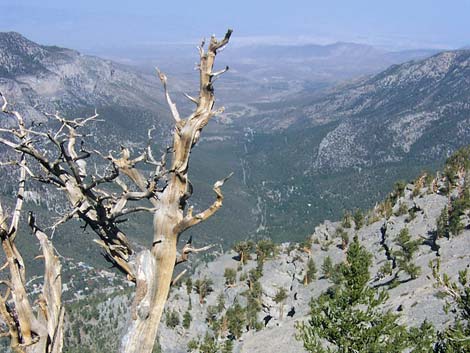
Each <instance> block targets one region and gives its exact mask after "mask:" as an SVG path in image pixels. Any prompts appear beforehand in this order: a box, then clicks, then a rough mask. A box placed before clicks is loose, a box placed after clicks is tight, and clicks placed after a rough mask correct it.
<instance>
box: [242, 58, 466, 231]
mask: <svg viewBox="0 0 470 353" xmlns="http://www.w3.org/2000/svg"><path fill="white" fill-rule="evenodd" d="M256 108H257V109H259V110H258V114H257V115H255V116H253V117H252V118H251V120H250V122H249V124H250V126H251V127H252V128H253V130H254V131H255V133H253V136H254V138H253V140H252V143H251V144H250V145H249V146H248V153H247V157H246V160H247V161H248V163H247V165H246V169H247V170H249V171H251V174H249V175H250V176H252V177H253V179H252V180H249V181H248V184H250V185H255V187H256V188H257V189H258V191H259V193H260V194H263V196H262V197H261V199H262V200H264V202H265V209H266V210H267V211H266V218H267V219H266V224H268V225H271V226H272V227H274V228H271V231H272V232H274V233H277V232H278V231H279V232H281V230H280V229H278V228H283V229H284V231H283V232H282V234H283V235H282V236H280V237H281V238H282V237H288V233H297V232H302V231H301V230H303V231H304V232H305V231H307V228H308V227H312V226H313V224H315V223H316V222H318V221H320V220H321V218H320V219H318V218H317V217H323V218H335V217H338V213H339V212H340V210H341V209H343V208H352V207H357V206H361V205H362V206H366V205H368V206H370V205H371V204H372V203H373V202H374V200H376V199H377V197H379V196H380V195H383V193H384V192H385V191H387V190H389V189H390V187H391V185H392V184H393V182H394V181H395V180H397V179H400V178H404V179H407V178H412V177H414V176H415V175H416V174H417V173H418V172H419V171H420V170H422V169H427V168H430V169H433V168H436V167H437V166H438V165H439V164H440V163H442V161H443V160H444V159H445V158H446V157H447V156H448V155H449V154H450V153H451V152H452V151H454V150H455V149H457V148H458V147H460V146H463V145H466V144H469V143H470V51H468V50H459V51H449V52H442V53H439V54H437V55H435V56H432V57H430V58H427V59H424V60H420V61H411V62H406V63H404V64H400V65H393V66H391V67H390V68H388V69H387V70H385V71H383V72H381V73H379V74H377V75H374V76H371V77H367V78H363V79H359V80H356V81H355V82H350V83H346V84H343V85H340V86H337V87H335V88H333V89H331V90H329V91H328V92H327V93H315V94H313V95H312V94H311V93H309V92H308V91H304V92H302V93H300V94H298V95H297V97H295V98H293V99H292V100H284V101H280V102H277V103H263V104H258V105H256ZM268 131H271V132H268ZM250 161H251V162H250ZM260 161H262V162H260ZM261 190H262V191H261ZM352 201H353V202H352ZM290 212H293V213H294V214H295V215H296V216H295V217H294V218H292V214H291V213H290ZM299 221H300V222H299ZM312 223H313V224H312ZM268 232H269V231H268Z"/></svg>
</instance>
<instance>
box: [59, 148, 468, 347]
mask: <svg viewBox="0 0 470 353" xmlns="http://www.w3.org/2000/svg"><path fill="white" fill-rule="evenodd" d="M466 158H468V155H467V157H466ZM467 163H468V162H467ZM454 172H455V169H450V168H446V174H442V173H438V174H437V176H435V178H433V177H431V176H429V175H423V176H422V177H420V178H417V179H416V180H415V181H414V182H412V183H409V184H404V185H402V186H400V185H397V188H396V190H395V191H394V192H393V193H391V194H390V195H389V196H388V197H387V198H386V199H385V200H384V201H383V202H381V203H379V204H377V205H376V207H374V208H373V209H371V210H370V211H369V212H368V213H367V214H366V216H365V218H364V224H362V225H361V224H360V223H362V222H360V221H359V218H355V219H356V222H355V221H354V220H353V219H350V220H349V221H347V219H346V218H345V219H343V221H342V222H330V221H325V222H324V223H322V224H321V225H319V226H317V227H316V228H315V231H314V232H313V234H312V235H311V236H310V237H308V238H307V240H306V241H305V242H303V243H284V244H282V245H279V246H278V248H277V251H275V252H272V253H271V252H270V253H269V254H270V255H268V256H267V258H266V260H265V261H264V264H263V266H262V270H261V275H259V277H257V278H255V277H254V276H255V274H256V272H257V271H259V269H260V266H259V264H260V260H259V256H257V255H255V254H254V253H252V254H251V259H250V260H248V261H247V262H246V264H244V265H242V263H241V262H240V258H239V256H238V254H237V253H235V252H233V251H232V252H228V253H225V254H220V253H219V254H218V253H217V252H214V253H213V256H214V258H213V260H212V261H209V262H208V263H206V264H202V265H199V266H197V267H195V269H194V271H193V273H192V274H191V275H190V276H186V277H185V278H183V280H181V283H180V285H178V286H175V287H174V288H173V289H172V291H171V294H170V296H169V300H168V304H167V309H166V315H165V318H164V320H163V323H162V326H161V329H160V335H159V336H160V338H159V344H160V346H161V350H162V351H163V352H166V353H167V352H168V353H183V352H188V351H191V352H209V351H211V350H203V349H205V348H201V347H200V344H207V342H211V344H212V345H213V347H216V348H214V349H215V350H214V351H221V350H222V349H224V348H223V347H224V346H225V345H226V344H227V343H226V342H227V341H230V342H231V343H232V344H233V348H231V350H227V352H232V351H233V352H239V353H241V352H243V353H248V352H256V353H264V352H266V353H268V352H269V353H270V352H286V353H304V352H305V350H304V349H303V347H302V344H301V343H300V342H298V341H297V340H296V339H295V337H294V336H295V333H296V328H295V325H296V322H301V321H305V320H307V319H308V316H309V301H310V299H311V298H316V297H318V296H319V295H320V294H321V293H323V292H325V291H326V290H327V289H328V288H329V287H331V286H332V285H333V280H332V278H331V277H330V278H326V277H327V276H326V273H325V270H324V268H323V267H324V266H323V264H324V261H325V259H326V258H327V257H329V258H330V259H331V260H332V263H333V265H335V264H338V263H340V262H342V261H344V260H345V253H346V250H347V244H346V243H347V242H348V240H347V239H349V240H351V239H352V237H353V236H355V235H357V236H358V238H359V241H360V242H361V244H363V245H364V246H365V247H366V249H367V250H368V251H369V252H370V253H371V254H372V258H373V261H372V263H373V264H372V267H371V268H370V271H371V281H370V283H369V284H370V285H371V286H374V287H379V288H384V289H387V290H388V293H389V296H390V297H389V299H388V300H387V301H386V302H385V304H384V305H383V307H382V308H383V310H391V311H392V312H394V313H397V314H400V315H401V316H400V322H402V323H404V324H405V325H407V326H418V325H419V324H421V323H422V322H423V321H424V320H427V321H430V322H431V323H433V325H434V326H435V328H436V329H437V330H442V329H444V328H445V327H447V326H448V325H449V324H450V323H451V322H452V321H453V312H452V311H448V312H446V311H444V309H443V306H444V303H445V296H444V295H443V289H442V288H441V287H439V286H436V280H435V279H434V278H433V276H432V269H431V268H430V267H429V264H430V262H435V261H436V260H437V259H439V260H440V262H441V273H447V274H448V275H449V277H450V278H451V279H452V280H456V279H457V277H458V271H460V270H463V269H465V268H467V267H468V266H469V265H470V255H469V254H468V251H467V249H468V247H469V246H470V230H469V229H470V217H469V211H470V207H469V206H466V208H465V209H464V210H462V212H461V213H459V214H458V219H459V222H460V224H461V227H462V228H461V229H460V230H459V232H458V234H450V235H449V236H448V237H445V236H442V234H441V235H440V233H438V232H440V231H441V230H438V225H437V220H438V218H439V217H440V216H441V215H442V213H443V210H444V209H445V208H446V207H447V206H449V205H450V206H449V209H448V210H447V211H446V212H448V213H449V216H450V217H451V218H452V217H454V216H455V215H454V214H453V213H452V212H453V211H452V209H454V210H455V209H456V207H457V206H456V205H457V203H458V202H459V200H462V198H463V197H468V195H467V196H465V192H466V191H465V190H466V188H467V187H468V186H467V184H466V180H467V179H468V178H469V174H468V173H469V172H468V170H467V171H466V172H462V169H459V170H458V172H457V174H453V173H454ZM449 175H454V177H455V178H454V177H452V180H453V181H452V182H451V185H452V186H451V187H450V191H449V182H448V181H449V178H448V177H449ZM467 192H468V191H467ZM348 223H349V224H348ZM404 229H407V230H408V232H409V234H410V236H411V241H416V242H417V243H418V246H417V250H416V251H415V252H414V253H413V255H412V263H413V264H414V265H416V266H418V267H419V269H420V271H419V272H418V273H417V275H416V276H415V277H410V275H409V274H407V273H406V272H405V271H401V270H400V269H399V265H398V267H395V266H396V262H397V259H398V256H399V255H397V250H399V249H400V245H399V241H398V235H399V234H400V232H402V231H403V230H404ZM345 239H346V241H345ZM265 245H266V244H265ZM259 248H260V243H258V249H259ZM258 254H259V251H258ZM311 259H313V261H314V262H315V264H316V268H317V273H316V279H313V280H312V281H311V282H310V283H306V282H305V276H306V273H307V272H306V271H307V268H308V262H309V260H311ZM385 264H389V265H390V267H391V270H390V271H391V272H386V271H384V267H385V266H384V265H385ZM227 269H232V271H233V273H235V279H234V280H233V281H228V279H227V278H228V277H227V275H226V271H227ZM258 273H259V272H258ZM188 278H189V279H190V280H191V284H188ZM204 278H210V279H211V280H212V284H211V285H210V287H211V288H212V290H209V291H207V293H206V294H205V295H204V296H203V297H201V296H200V295H199V294H198V292H197V289H196V288H197V284H196V283H197V281H198V280H201V279H204ZM228 282H229V283H228ZM256 288H258V289H256ZM280 289H284V290H285V292H286V297H285V299H283V300H282V301H280V302H279V301H276V295H277V293H278V292H279V290H280ZM257 291H259V292H257ZM255 292H256V293H258V294H256V295H257V297H256V298H258V300H259V304H260V305H259V306H258V307H257V308H258V309H256V310H255V311H254V314H253V311H251V314H250V311H249V310H253V306H250V305H252V304H253V302H252V301H251V302H250V298H252V295H254V293H255ZM118 293H119V292H118ZM99 298H100V297H99V296H96V297H94V298H93V299H92V300H89V301H88V302H84V303H82V306H83V305H84V307H86V308H87V309H86V312H88V314H87V313H85V314H84V313H83V312H81V311H80V310H79V309H78V308H79V306H77V305H75V307H76V308H75V309H74V310H73V311H72V312H71V313H70V316H69V320H70V321H69V325H70V327H75V326H76V325H77V323H80V324H81V325H83V326H84V327H87V329H86V332H95V333H96V332H101V333H100V334H99V335H100V336H99V337H100V339H99V340H98V339H97V338H98V336H96V334H95V333H93V334H92V336H93V335H95V336H96V337H95V336H93V337H95V338H94V339H91V340H90V334H83V333H82V335H81V336H80V337H81V339H80V341H79V342H82V346H81V349H84V348H85V347H87V346H88V345H90V346H91V347H95V348H94V349H93V348H91V352H94V351H99V349H98V348H97V347H99V345H98V344H97V343H96V342H98V341H99V342H105V344H106V347H107V349H113V347H114V346H113V343H111V344H110V340H111V342H113V341H112V337H116V336H117V335H119V332H120V330H122V329H124V327H125V324H124V322H123V320H122V317H121V318H120V319H119V320H118V321H116V320H115V319H114V318H115V317H116V316H117V315H116V313H117V312H119V313H120V314H122V313H124V312H126V310H127V309H126V308H127V307H128V305H127V304H126V303H128V302H129V300H130V299H129V296H128V295H127V294H126V293H124V294H122V295H119V294H118V295H112V294H111V295H107V296H106V297H104V298H101V299H99ZM250 303H251V304H250ZM237 305H239V311H240V310H241V311H243V310H244V315H242V316H241V317H240V319H237V318H236V317H235V320H239V321H240V327H239V328H238V329H239V330H240V332H238V333H234V332H235V331H233V330H234V328H233V327H234V326H233V325H234V324H233V322H231V321H230V320H232V319H233V318H234V315H236V314H235V313H236V312H235V311H234V308H236V306H237ZM94 308H97V309H94ZM250 308H251V309H250ZM89 312H95V313H96V314H95V316H93V315H91V314H90V313H89ZM188 314H189V316H190V317H191V320H190V322H189V324H188V323H186V324H185V320H184V317H185V316H188ZM126 315H129V313H128V312H127V314H126ZM98 317H99V318H101V319H103V318H104V320H105V321H106V318H108V320H110V323H111V324H110V325H111V326H113V328H111V329H109V328H108V326H110V325H106V324H104V325H103V324H102V323H99V324H98V323H97V322H98V321H97V319H98ZM110 317H112V319H109V318H110ZM248 318H251V320H252V321H250V322H248V321H245V320H248ZM101 319H100V320H101ZM253 320H255V321H256V324H255V325H254V324H253ZM96 325H100V326H99V327H100V329H99V330H96V327H97V326H96ZM231 325H232V326H231ZM94 328H95V329H94ZM68 337H69V344H70V345H71V347H73V346H74V345H76V344H77V339H78V337H79V336H78V334H69V336H68ZM103 344H104V343H103ZM114 344H116V342H114ZM198 345H199V350H198V348H197V347H198ZM191 347H192V348H191ZM217 347H218V348H217ZM69 351H70V352H75V351H74V350H73V348H70V350H69ZM211 352H212V351H211ZM224 352H225V351H224Z"/></svg>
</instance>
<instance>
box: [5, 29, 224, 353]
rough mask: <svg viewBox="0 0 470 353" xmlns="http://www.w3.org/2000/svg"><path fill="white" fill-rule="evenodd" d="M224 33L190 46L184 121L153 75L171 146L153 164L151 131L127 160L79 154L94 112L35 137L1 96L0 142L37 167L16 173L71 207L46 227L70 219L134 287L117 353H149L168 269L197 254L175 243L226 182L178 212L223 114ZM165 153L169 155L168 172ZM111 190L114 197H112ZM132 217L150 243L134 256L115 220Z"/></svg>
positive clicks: (203, 216)
mask: <svg viewBox="0 0 470 353" xmlns="http://www.w3.org/2000/svg"><path fill="white" fill-rule="evenodd" d="M231 33H232V31H231V30H228V31H227V33H226V35H225V37H224V38H223V39H222V40H220V41H219V40H217V39H216V38H215V37H214V36H212V37H211V39H210V42H209V43H208V46H207V49H205V43H204V41H203V42H202V43H201V45H200V46H199V47H198V50H199V59H200V60H199V65H198V69H199V73H200V84H199V95H198V96H197V97H191V96H189V95H186V96H187V97H188V99H189V100H190V101H191V102H193V103H194V104H195V106H196V108H195V110H194V111H193V113H192V114H191V115H189V116H188V117H187V118H182V117H181V116H180V114H179V112H178V109H177V107H176V105H175V104H174V103H173V101H172V99H171V97H170V94H169V91H168V87H167V78H166V76H165V75H164V74H163V73H161V72H159V71H158V77H159V78H160V80H161V82H162V84H163V88H164V92H165V97H166V100H167V102H168V105H169V106H170V110H171V114H172V116H173V118H174V124H175V125H174V132H173V145H172V146H171V147H170V148H168V149H167V151H166V152H165V153H164V154H163V156H162V157H161V158H160V159H159V160H157V159H156V158H154V155H153V153H152V148H151V138H150V137H151V131H149V143H148V146H147V148H146V149H145V150H144V151H143V152H142V153H140V154H138V155H136V156H134V157H132V156H131V150H130V149H128V148H126V147H121V151H120V154H119V155H118V156H117V155H116V153H113V152H112V151H111V152H109V153H108V154H103V153H101V152H98V151H94V150H87V149H86V147H85V146H86V143H85V136H84V135H83V133H82V131H83V130H84V127H85V126H87V125H88V124H91V123H93V121H95V120H97V118H98V114H94V115H93V116H90V117H88V118H83V119H74V120H70V119H66V118H64V117H62V116H61V115H60V114H58V113H56V114H51V115H49V117H50V119H52V120H56V121H57V122H58V125H59V128H58V129H57V130H55V131H54V132H53V131H50V130H47V131H46V130H42V131H40V130H39V129H37V128H35V129H33V127H31V128H26V127H25V124H24V121H23V118H22V117H21V115H20V114H19V113H18V112H12V111H9V110H8V106H7V101H6V99H5V97H3V100H4V104H3V107H2V110H3V112H4V113H7V114H9V115H10V116H12V117H13V118H14V121H16V124H17V128H9V129H0V132H3V133H4V134H6V135H9V136H7V137H0V143H2V144H3V145H6V146H8V147H10V148H12V149H14V150H15V151H17V152H19V153H20V154H24V155H26V156H28V160H31V162H37V163H36V164H38V165H39V167H40V168H23V169H22V170H26V171H27V172H28V173H29V174H30V176H31V177H32V178H33V179H36V180H38V181H40V182H43V183H46V184H52V185H54V186H56V187H57V188H58V189H59V190H61V191H63V192H64V193H65V196H66V197H67V199H68V201H69V204H70V206H71V211H70V212H69V213H68V214H66V215H64V216H63V218H62V219H61V220H59V221H58V222H57V223H56V224H54V225H53V228H54V229H55V227H57V226H58V225H59V224H61V223H63V222H65V221H67V220H69V219H71V218H78V219H80V220H82V221H84V222H85V224H86V225H87V226H89V227H90V228H91V229H92V230H93V231H94V232H95V233H96V234H97V235H98V237H99V239H97V240H96V241H97V243H98V244H99V245H101V247H102V248H103V249H104V251H105V253H106V257H107V259H108V260H109V261H111V262H112V263H113V264H114V265H115V266H117V267H118V268H119V269H120V270H122V271H123V272H124V273H125V274H126V275H127V278H128V279H129V280H131V281H134V282H135V284H136V289H135V297H134V302H133V305H132V310H131V320H130V323H129V325H128V330H127V332H126V333H125V335H124V336H123V338H122V341H121V347H120V352H123V353H134V352H135V353H137V352H139V353H147V352H148V353H150V352H151V351H152V348H153V346H154V342H155V338H156V335H157V330H158V325H159V322H160V319H161V316H162V313H163V309H164V306H165V303H166V300H167V297H168V293H169V289H170V285H171V283H172V279H173V274H174V269H175V266H176V264H179V263H181V262H184V261H186V259H187V257H188V254H189V253H191V252H196V251H199V250H201V249H194V248H193V247H192V246H191V244H186V246H185V247H184V248H183V251H182V254H181V255H178V252H177V243H178V239H179V237H180V235H181V234H182V233H183V232H184V231H185V230H187V229H189V228H191V227H193V226H195V225H197V224H199V223H201V222H203V221H205V220H207V219H208V218H209V217H211V216H212V215H213V214H214V213H215V212H216V211H217V210H218V209H219V208H220V207H221V206H222V201H223V195H222V192H221V187H222V185H223V184H224V182H225V181H226V180H227V178H228V177H230V176H228V177H226V178H225V179H222V180H219V181H217V182H216V183H215V184H214V187H213V190H214V192H215V196H216V198H215V201H214V202H213V203H212V205H210V206H209V207H208V208H207V209H206V210H204V211H202V212H199V213H197V214H193V209H192V207H189V208H188V209H187V210H186V205H187V200H188V199H189V198H190V197H191V195H192V192H193V188H192V185H191V182H190V180H189V178H188V170H189V159H190V153H191V150H192V148H193V147H194V146H195V144H196V143H197V142H198V140H199V137H200V134H201V131H202V129H203V128H204V127H205V126H206V125H207V124H208V123H209V121H210V120H211V118H212V117H214V116H215V115H217V114H219V113H221V112H222V111H223V108H220V109H217V110H214V103H215V98H214V86H213V84H214V81H215V80H216V79H217V78H218V77H220V75H222V74H223V73H224V72H226V71H227V70H228V67H226V68H225V69H223V70H220V71H216V72H214V71H213V66H214V60H215V57H216V55H217V52H218V51H220V50H221V49H222V48H223V47H224V46H225V45H226V44H227V43H228V42H229V39H230V36H231ZM38 141H41V144H39V143H38ZM47 144H48V145H49V146H52V150H55V151H56V152H55V154H54V156H53V157H51V156H52V153H51V151H50V149H49V150H47V149H45V147H44V146H47ZM167 154H171V164H170V165H169V167H168V166H167V163H166V159H167V158H166V156H167ZM96 156H100V157H101V158H102V159H103V160H104V161H105V162H106V163H108V168H107V169H106V171H105V172H104V173H102V175H99V174H98V173H96V172H95V173H91V172H90V168H89V166H88V165H87V160H90V158H91V157H93V158H95V157H96ZM28 163H29V162H28ZM139 164H147V165H150V166H151V167H152V170H153V171H152V173H151V174H150V175H145V173H144V172H143V171H142V170H141V169H139V168H138V165H139ZM116 188H118V189H119V190H120V191H119V192H116ZM143 201H148V202H149V203H150V205H149V206H145V205H143ZM131 202H133V203H132V204H131ZM136 212H150V213H152V214H153V241H152V244H151V245H150V246H149V248H148V249H146V250H143V251H140V252H139V253H137V254H136V253H135V252H134V251H133V249H132V245H131V242H130V241H129V240H128V237H127V235H126V234H125V233H124V232H123V231H122V230H121V228H120V227H119V225H120V222H122V221H123V217H125V216H129V215H130V214H132V213H136Z"/></svg>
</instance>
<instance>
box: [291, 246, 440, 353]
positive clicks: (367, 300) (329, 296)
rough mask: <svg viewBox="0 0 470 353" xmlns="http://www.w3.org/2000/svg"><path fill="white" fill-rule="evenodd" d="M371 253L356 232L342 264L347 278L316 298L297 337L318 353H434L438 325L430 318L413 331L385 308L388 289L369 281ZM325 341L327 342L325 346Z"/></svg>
mask: <svg viewBox="0 0 470 353" xmlns="http://www.w3.org/2000/svg"><path fill="white" fill-rule="evenodd" d="M371 263H372V261H371V255H370V254H369V253H368V252H367V251H366V250H365V248H364V247H362V246H361V245H360V244H359V241H358V238H357V237H355V238H354V240H353V242H352V243H351V245H350V246H349V248H348V252H347V260H346V261H345V262H344V263H343V264H341V266H340V267H339V268H338V270H340V271H341V272H342V280H341V282H340V283H339V284H338V285H336V286H335V287H333V288H332V289H331V290H329V291H327V292H326V293H324V294H322V295H321V296H320V297H319V298H317V299H315V300H312V301H311V303H310V310H311V315H310V319H309V320H308V321H307V322H303V323H300V324H298V326H297V329H298V334H297V336H296V337H297V339H299V340H301V341H302V342H303V345H304V348H305V349H306V350H307V351H309V352H315V353H333V352H337V353H356V352H361V353H402V352H405V351H407V352H413V353H424V352H430V351H431V348H432V342H433V339H434V330H433V328H432V326H430V325H429V324H428V323H426V322H425V323H423V325H421V327H419V328H415V329H412V330H408V329H407V328H406V327H405V326H403V325H400V324H399V323H398V322H397V320H398V318H399V317H398V315H395V314H393V313H391V312H390V311H386V312H384V311H383V310H382V308H381V307H380V305H381V304H383V303H384V302H385V301H386V300H387V298H388V294H387V292H386V291H385V290H382V291H379V290H377V289H374V288H371V287H369V286H368V282H369V280H370V273H369V267H370V266H371ZM325 343H326V344H327V346H325Z"/></svg>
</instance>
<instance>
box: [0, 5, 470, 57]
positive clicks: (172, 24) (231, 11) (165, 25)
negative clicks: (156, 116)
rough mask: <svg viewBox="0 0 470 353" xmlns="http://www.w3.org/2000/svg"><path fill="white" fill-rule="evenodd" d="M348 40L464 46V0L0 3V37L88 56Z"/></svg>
mask: <svg viewBox="0 0 470 353" xmlns="http://www.w3.org/2000/svg"><path fill="white" fill-rule="evenodd" d="M227 27H232V28H233V29H234V31H235V32H234V40H237V41H238V43H247V42H252V41H256V42H276V41H279V42H283V43H286V42H296V43H298V42H314V43H315V42H316V43H327V42H334V41H355V42H361V43H370V44H376V45H383V46H387V47H389V48H413V47H439V48H456V47H460V46H463V45H468V44H470V0H387V1H383V0H328V1H323V0H322V1H318V0H283V1H282V0H281V1H279V0H270V1H267V0H233V1H223V0H219V1H214V0H202V1H195V0H194V1H178V0H166V1H159V0H134V1H123V0H0V31H12V30H13V31H18V32H20V33H22V34H24V35H26V36H27V37H29V38H30V39H32V40H35V41H38V42H40V43H44V44H57V45H61V46H66V47H70V48H76V49H82V50H85V51H86V50H92V49H97V48H108V47H116V46H120V47H126V46H131V45H145V44H148V45H151V44H152V43H157V42H160V43H161V42H194V41H195V40H197V39H198V38H201V37H203V36H207V35H209V34H212V33H216V34H218V35H222V34H223V33H224V32H225V29H226V28H227Z"/></svg>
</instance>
